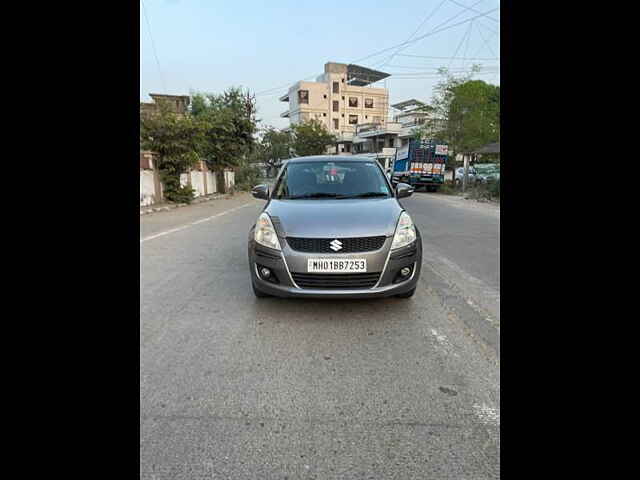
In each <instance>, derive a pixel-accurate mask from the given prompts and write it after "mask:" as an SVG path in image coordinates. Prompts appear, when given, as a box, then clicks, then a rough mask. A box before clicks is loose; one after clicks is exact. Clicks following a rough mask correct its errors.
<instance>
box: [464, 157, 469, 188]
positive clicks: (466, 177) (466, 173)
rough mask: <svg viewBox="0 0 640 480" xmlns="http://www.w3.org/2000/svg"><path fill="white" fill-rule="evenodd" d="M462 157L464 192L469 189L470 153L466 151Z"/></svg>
mask: <svg viewBox="0 0 640 480" xmlns="http://www.w3.org/2000/svg"><path fill="white" fill-rule="evenodd" d="M462 158H463V159H464V177H462V193H464V192H465V191H466V190H467V182H468V181H469V155H467V154H466V153H463V154H462Z"/></svg>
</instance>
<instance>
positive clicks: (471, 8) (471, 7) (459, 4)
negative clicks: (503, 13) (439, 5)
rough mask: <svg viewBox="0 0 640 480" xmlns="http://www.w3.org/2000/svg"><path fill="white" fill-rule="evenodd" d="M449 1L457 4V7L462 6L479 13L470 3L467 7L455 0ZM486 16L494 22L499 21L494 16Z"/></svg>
mask: <svg viewBox="0 0 640 480" xmlns="http://www.w3.org/2000/svg"><path fill="white" fill-rule="evenodd" d="M449 1H450V2H451V3H455V4H456V5H458V6H459V7H462V8H464V9H467V10H470V11H472V12H474V13H480V12H479V11H478V10H474V8H473V7H474V5H471V6H470V7H467V6H466V5H463V4H462V3H459V2H456V0H449ZM487 18H488V19H489V20H493V21H494V22H496V23H500V21H499V20H496V19H495V18H493V17H489V16H487Z"/></svg>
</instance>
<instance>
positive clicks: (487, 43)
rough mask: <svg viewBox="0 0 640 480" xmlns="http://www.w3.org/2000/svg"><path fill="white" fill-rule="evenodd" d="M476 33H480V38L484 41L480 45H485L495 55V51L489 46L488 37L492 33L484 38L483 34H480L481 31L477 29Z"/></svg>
mask: <svg viewBox="0 0 640 480" xmlns="http://www.w3.org/2000/svg"><path fill="white" fill-rule="evenodd" d="M478 33H479V34H480V37H481V38H482V40H483V41H484V44H483V45H482V47H484V46H486V47H487V48H488V49H489V51H490V52H491V53H492V54H493V55H495V54H496V52H494V51H493V48H491V46H490V45H489V39H490V38H491V37H492V36H493V35H491V36H489V37H487V38H486V39H485V38H484V35H482V32H481V31H480V30H478ZM482 47H480V48H482Z"/></svg>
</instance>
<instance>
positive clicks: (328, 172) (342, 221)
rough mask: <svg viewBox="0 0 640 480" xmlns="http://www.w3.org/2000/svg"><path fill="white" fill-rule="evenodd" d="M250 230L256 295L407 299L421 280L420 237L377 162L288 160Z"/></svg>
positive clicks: (401, 193)
mask: <svg viewBox="0 0 640 480" xmlns="http://www.w3.org/2000/svg"><path fill="white" fill-rule="evenodd" d="M252 193H253V196H254V197H255V198H260V199H264V200H267V204H266V205H265V207H264V209H263V211H262V213H261V214H260V216H259V217H258V220H257V222H256V224H255V225H254V226H253V227H252V228H251V230H250V232H249V267H250V274H251V283H252V286H253V291H254V293H255V295H256V296H257V297H265V296H279V297H309V298H321V297H332V298H369V297H389V296H397V297H401V298H408V297H411V296H412V295H413V294H414V292H415V290H416V284H417V283H418V279H419V277H420V267H421V264H422V242H421V239H420V232H419V231H418V229H417V228H416V226H415V225H414V224H413V221H412V220H411V217H410V216H409V214H408V213H407V212H406V211H405V210H404V208H403V207H402V205H401V204H400V202H398V199H399V198H403V197H408V196H410V195H411V194H412V193H413V188H412V187H411V186H410V185H407V184H404V183H399V184H398V185H397V186H396V189H395V191H394V189H393V187H392V186H391V184H390V182H389V179H388V178H387V176H386V175H385V174H384V172H383V171H382V168H381V167H380V164H379V163H378V162H377V161H376V160H372V159H369V158H362V157H355V156H354V157H351V156H335V155H332V156H315V157H299V158H295V159H291V160H288V161H287V162H286V163H285V165H284V166H283V167H282V169H281V170H280V173H279V174H278V177H277V179H276V181H275V184H274V186H273V188H270V187H269V186H268V185H258V186H256V187H254V188H253V190H252Z"/></svg>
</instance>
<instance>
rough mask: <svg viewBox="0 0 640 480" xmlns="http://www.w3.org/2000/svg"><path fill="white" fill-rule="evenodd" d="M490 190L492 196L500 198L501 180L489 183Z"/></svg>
mask: <svg viewBox="0 0 640 480" xmlns="http://www.w3.org/2000/svg"><path fill="white" fill-rule="evenodd" d="M489 192H490V193H491V196H492V197H495V198H497V199H498V200H499V199H500V180H496V181H495V182H491V183H490V184H489Z"/></svg>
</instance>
